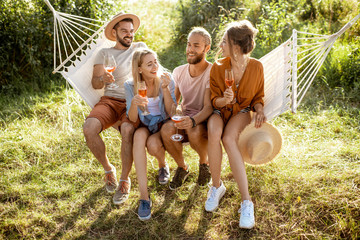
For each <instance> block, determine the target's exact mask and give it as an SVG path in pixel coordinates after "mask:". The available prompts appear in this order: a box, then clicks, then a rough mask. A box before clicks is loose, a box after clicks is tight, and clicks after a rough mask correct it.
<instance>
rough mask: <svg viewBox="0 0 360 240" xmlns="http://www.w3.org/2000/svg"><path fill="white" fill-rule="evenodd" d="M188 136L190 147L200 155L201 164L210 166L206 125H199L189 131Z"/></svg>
mask: <svg viewBox="0 0 360 240" xmlns="http://www.w3.org/2000/svg"><path fill="white" fill-rule="evenodd" d="M186 134H187V135H188V138H189V143H190V146H191V147H192V148H193V149H194V150H195V151H196V152H197V153H198V154H199V158H200V160H199V161H200V164H204V163H205V164H209V162H208V158H207V156H208V151H207V145H208V139H207V129H206V127H205V125H204V124H199V125H197V126H196V127H194V128H191V129H187V130H186Z"/></svg>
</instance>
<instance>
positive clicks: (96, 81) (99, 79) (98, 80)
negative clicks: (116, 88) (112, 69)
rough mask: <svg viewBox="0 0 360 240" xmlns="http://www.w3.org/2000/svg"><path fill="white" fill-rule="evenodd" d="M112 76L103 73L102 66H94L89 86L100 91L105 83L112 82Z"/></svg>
mask: <svg viewBox="0 0 360 240" xmlns="http://www.w3.org/2000/svg"><path fill="white" fill-rule="evenodd" d="M114 81H115V79H114V76H113V75H111V74H110V73H108V72H106V71H105V68H104V65H103V64H96V65H94V70H93V76H92V79H91V85H92V87H93V88H94V89H102V88H103V87H104V85H105V83H112V82H114Z"/></svg>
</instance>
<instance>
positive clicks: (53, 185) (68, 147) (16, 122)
mask: <svg viewBox="0 0 360 240" xmlns="http://www.w3.org/2000/svg"><path fill="white" fill-rule="evenodd" d="M310 96H312V98H310ZM305 99H306V100H305V102H304V103H303V105H302V107H300V108H299V110H298V113H297V114H292V113H285V114H283V115H281V116H280V117H278V118H276V119H275V121H274V122H273V124H274V125H276V126H277V127H278V128H279V129H280V131H281V132H282V135H283V138H284V143H283V148H282V150H281V154H280V155H279V156H278V157H277V159H275V160H273V161H272V162H271V163H269V164H267V165H265V166H258V167H254V166H250V165H247V173H248V179H249V188H250V193H251V196H252V198H253V201H254V202H255V214H256V221H257V225H256V227H255V228H254V229H253V230H241V229H239V228H238V218H239V214H238V213H237V210H238V208H239V206H240V194H239V191H238V189H237V186H236V184H235V182H234V180H233V178H232V173H231V169H230V167H229V163H228V160H227V156H226V154H225V153H224V157H223V170H222V179H223V180H224V182H225V185H226V187H227V192H226V194H225V197H224V199H223V200H222V202H221V204H220V207H219V209H218V210H217V211H216V212H215V213H207V212H205V211H204V202H205V200H206V193H207V190H208V189H207V187H199V186H197V185H196V178H197V171H198V157H197V155H196V153H195V152H194V151H193V150H192V149H191V148H190V146H186V147H185V149H184V154H185V157H186V159H187V161H188V162H189V163H190V168H191V174H190V177H189V179H188V180H187V182H186V183H185V185H184V186H183V187H182V188H181V189H180V190H178V191H171V190H169V189H168V187H167V186H162V185H159V184H158V183H157V182H156V175H157V163H156V160H155V159H153V158H151V157H149V160H148V178H149V189H150V193H151V197H152V199H153V210H152V214H153V216H152V219H151V220H150V221H148V222H141V221H140V220H139V219H138V218H137V215H136V212H137V207H138V202H137V201H138V197H139V193H138V189H137V181H136V177H135V176H136V175H135V170H134V169H133V170H132V172H131V179H132V183H133V188H132V191H131V194H130V198H129V200H128V201H127V202H126V203H125V204H124V205H122V206H120V207H119V206H115V205H113V204H112V195H111V194H108V193H106V191H105V189H104V187H103V182H102V177H103V170H102V168H101V166H100V164H99V163H98V162H97V160H96V159H95V158H94V157H93V156H92V154H91V153H90V151H89V150H88V148H87V146H86V144H85V141H84V137H83V134H82V123H83V121H84V118H85V117H86V115H87V114H88V112H89V107H87V106H86V105H85V104H84V103H83V102H82V101H81V100H80V98H79V96H78V95H77V94H76V93H75V92H74V91H73V90H63V91H61V90H59V91H57V92H54V93H50V94H43V95H39V96H36V97H31V96H26V97H25V96H19V97H18V98H17V99H16V100H15V101H16V102H14V104H12V105H10V104H8V102H9V101H12V100H13V99H7V98H1V102H0V106H1V109H3V110H2V111H1V115H0V116H1V120H0V122H1V128H0V135H1V150H0V169H1V173H2V174H1V177H0V239H18V238H26V239H31V238H36V239H53V238H55V239H57V238H61V239H74V238H79V239H89V238H90V239H99V238H103V239H118V238H121V239H189V238H190V239H204V238H205V239H219V238H221V239H234V238H243V239H248V238H253V239H275V238H278V239H284V238H285V239H289V238H304V239H306V238H310V239H357V238H359V237H360V235H359V232H360V227H359V226H360V222H359V219H360V200H359V199H360V191H359V188H360V150H359V146H360V137H359V131H360V129H359V119H360V108H359V106H358V104H354V103H353V104H349V102H348V101H347V100H346V99H345V100H343V99H341V97H337V95H336V92H333V93H331V94H327V95H325V96H324V95H321V94H319V92H318V91H315V90H312V92H311V93H310V94H309V95H308V96H307V97H306V98H305ZM102 137H103V138H104V140H105V142H106V145H107V150H108V156H109V158H110V160H111V162H112V163H114V164H115V166H116V167H117V169H118V171H120V160H119V159H120V152H119V149H120V144H121V139H120V136H119V134H118V133H117V132H116V131H115V130H114V129H109V130H107V131H105V132H103V133H102ZM167 161H168V162H169V164H170V167H171V169H172V174H174V170H175V168H176V165H175V163H174V161H173V160H172V159H171V158H170V157H169V156H167Z"/></svg>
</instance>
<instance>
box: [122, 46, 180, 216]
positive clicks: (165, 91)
mask: <svg viewBox="0 0 360 240" xmlns="http://www.w3.org/2000/svg"><path fill="white" fill-rule="evenodd" d="M132 75H133V79H132V80H128V81H126V82H125V84H124V86H125V95H126V108H127V115H128V118H129V119H130V121H132V122H136V121H138V119H139V118H140V121H141V125H140V127H139V128H138V129H137V130H136V131H135V133H134V144H133V157H134V163H135V168H136V175H137V179H138V183H139V191H140V205H139V209H138V215H139V218H140V219H141V220H148V219H150V218H151V199H150V197H149V192H148V189H147V174H146V173H147V160H146V149H145V147H146V148H147V151H148V152H149V154H150V155H152V156H154V157H156V159H157V160H158V162H159V182H160V184H166V183H167V182H168V181H169V178H170V173H169V167H168V165H167V164H166V162H165V148H164V146H163V143H162V140H161V136H160V131H159V130H160V128H161V125H162V123H163V122H164V121H166V120H167V119H168V118H169V114H170V112H171V107H172V105H173V104H174V103H175V94H174V90H175V84H174V81H173V80H172V79H171V75H170V74H169V73H167V72H165V71H164V68H163V67H162V66H161V65H160V63H159V62H158V59H157V55H156V53H155V52H153V51H152V50H149V49H138V50H136V51H135V52H134V54H133V58H132ZM142 81H143V82H145V84H146V89H147V93H146V96H145V97H142V96H140V95H139V94H138V88H139V83H140V82H142ZM145 106H146V108H145ZM145 109H146V110H147V111H149V112H150V114H148V115H143V112H144V110H145Z"/></svg>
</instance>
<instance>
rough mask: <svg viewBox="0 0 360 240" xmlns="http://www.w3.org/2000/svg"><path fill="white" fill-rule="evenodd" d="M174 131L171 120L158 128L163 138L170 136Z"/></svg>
mask: <svg viewBox="0 0 360 240" xmlns="http://www.w3.org/2000/svg"><path fill="white" fill-rule="evenodd" d="M174 133H175V127H174V124H173V123H172V122H171V121H167V122H166V123H164V124H163V125H162V127H161V129H160V134H161V136H162V137H163V138H164V137H165V138H167V137H170V136H171V135H173V134H174Z"/></svg>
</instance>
